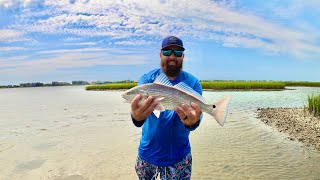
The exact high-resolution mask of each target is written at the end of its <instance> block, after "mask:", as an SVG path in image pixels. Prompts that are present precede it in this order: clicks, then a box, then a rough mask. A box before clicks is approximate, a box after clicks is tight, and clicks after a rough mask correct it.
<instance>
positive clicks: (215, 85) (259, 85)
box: [86, 81, 285, 90]
mask: <svg viewBox="0 0 320 180" xmlns="http://www.w3.org/2000/svg"><path fill="white" fill-rule="evenodd" d="M200 83H201V85H202V88H203V89H211V90H256V89H259V90H282V89H284V88H285V84H284V83H279V82H258V81H250V82H246V81H205V82H200ZM136 85H137V83H136V82H130V83H110V84H100V85H90V86H87V87H86V90H112V89H130V88H132V87H134V86H136Z"/></svg>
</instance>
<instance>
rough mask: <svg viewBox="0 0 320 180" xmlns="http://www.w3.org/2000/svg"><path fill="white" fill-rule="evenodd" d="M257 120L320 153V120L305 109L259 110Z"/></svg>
mask: <svg viewBox="0 0 320 180" xmlns="http://www.w3.org/2000/svg"><path fill="white" fill-rule="evenodd" d="M257 118H259V119H260V120H261V121H262V122H264V123H265V124H267V125H269V126H271V127H273V128H275V129H277V130H278V131H279V132H283V133H286V134H288V135H289V139H291V140H297V141H300V142H302V143H303V144H304V145H306V146H309V147H310V146H312V147H315V148H316V149H318V150H319V151H320V118H319V117H314V116H313V115H312V114H310V113H309V112H308V111H307V110H306V109H304V108H258V109H257Z"/></svg>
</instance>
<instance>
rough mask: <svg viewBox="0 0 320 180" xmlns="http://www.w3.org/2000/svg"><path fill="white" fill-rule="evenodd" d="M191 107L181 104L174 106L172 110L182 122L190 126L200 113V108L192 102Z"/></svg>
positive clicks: (198, 117) (197, 119) (195, 121)
mask: <svg viewBox="0 0 320 180" xmlns="http://www.w3.org/2000/svg"><path fill="white" fill-rule="evenodd" d="M190 105H191V108H189V107H188V106H187V105H186V104H184V103H183V104H181V107H180V108H178V107H176V108H174V111H176V113H177V114H178V115H179V117H180V119H181V121H182V123H183V124H184V125H186V126H192V125H194V124H196V123H197V122H198V121H199V119H200V115H201V113H202V111H201V108H200V107H199V106H198V105H197V104H196V103H194V102H191V103H190Z"/></svg>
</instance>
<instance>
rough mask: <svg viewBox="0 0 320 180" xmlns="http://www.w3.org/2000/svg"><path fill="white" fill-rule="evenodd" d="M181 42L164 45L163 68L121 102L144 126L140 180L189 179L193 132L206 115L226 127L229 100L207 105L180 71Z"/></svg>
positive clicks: (138, 164)
mask: <svg viewBox="0 0 320 180" xmlns="http://www.w3.org/2000/svg"><path fill="white" fill-rule="evenodd" d="M184 50H185V48H184V47H183V42H182V40H181V39H179V38H177V37H175V36H169V37H167V38H165V39H163V41H162V48H161V51H160V59H161V68H159V69H155V70H152V71H150V72H148V73H147V74H144V75H143V76H142V77H141V78H140V79H139V82H138V86H136V87H134V88H132V89H130V90H128V91H126V92H125V93H124V94H123V95H122V97H123V98H124V99H126V100H127V101H128V102H130V103H131V118H132V121H133V123H134V125H135V126H137V127H141V126H142V135H141V139H140V145H139V149H138V157H137V161H136V165H135V169H136V172H137V175H138V177H139V179H156V177H157V176H158V174H159V173H160V179H167V178H169V179H190V177H191V167H192V157H191V147H190V142H189V134H190V131H193V130H195V129H196V128H197V127H198V126H199V124H200V122H201V119H202V111H203V112H206V113H208V114H210V115H211V116H213V117H214V118H215V119H216V120H217V122H218V123H219V124H220V125H221V126H222V125H223V123H224V120H225V118H226V114H227V113H226V109H227V105H228V102H229V99H230V98H229V97H227V98H225V99H223V100H221V101H219V102H217V103H215V104H206V102H205V100H204V98H203V97H202V96H201V95H202V87H201V84H200V82H199V80H198V79H197V78H195V77H194V76H193V75H191V74H190V73H188V72H185V71H183V70H182V64H183V58H184Z"/></svg>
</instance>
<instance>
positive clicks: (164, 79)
mask: <svg viewBox="0 0 320 180" xmlns="http://www.w3.org/2000/svg"><path fill="white" fill-rule="evenodd" d="M153 83H154V84H161V85H166V86H172V83H171V82H170V80H169V79H168V77H167V76H166V75H165V74H163V73H162V74H160V75H159V76H158V77H157V78H156V80H154V82H153Z"/></svg>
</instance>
